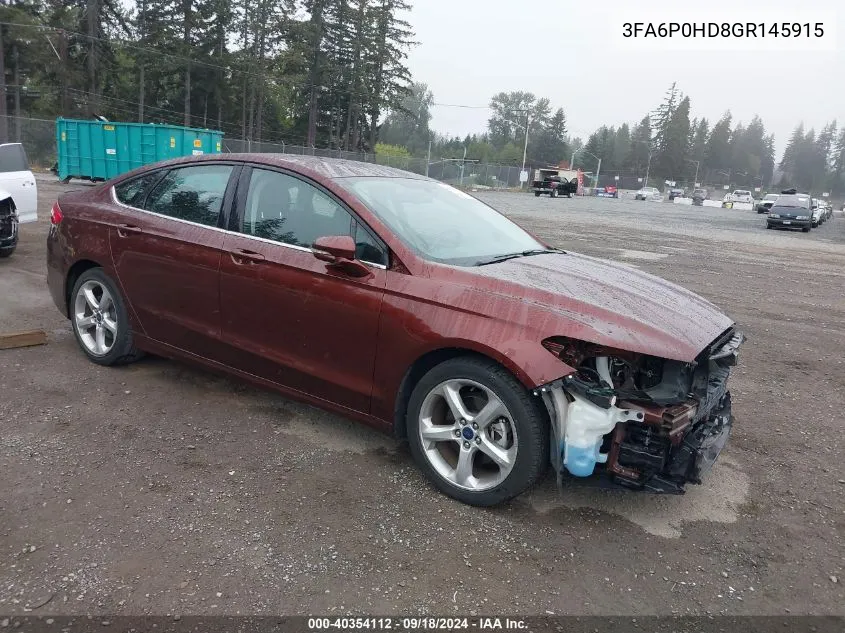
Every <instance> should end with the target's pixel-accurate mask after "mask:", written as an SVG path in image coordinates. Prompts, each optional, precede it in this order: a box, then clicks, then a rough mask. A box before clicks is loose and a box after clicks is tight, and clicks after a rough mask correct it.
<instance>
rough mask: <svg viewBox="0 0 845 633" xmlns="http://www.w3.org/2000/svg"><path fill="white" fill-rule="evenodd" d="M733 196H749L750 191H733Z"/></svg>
mask: <svg viewBox="0 0 845 633" xmlns="http://www.w3.org/2000/svg"><path fill="white" fill-rule="evenodd" d="M734 195H735V196H750V195H751V192H750V191H743V190H742V189H737V190H736V191H734Z"/></svg>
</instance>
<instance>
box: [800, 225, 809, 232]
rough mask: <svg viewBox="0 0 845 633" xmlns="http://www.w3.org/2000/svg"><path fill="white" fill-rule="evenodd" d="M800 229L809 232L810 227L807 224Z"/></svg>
mask: <svg viewBox="0 0 845 633" xmlns="http://www.w3.org/2000/svg"><path fill="white" fill-rule="evenodd" d="M801 230H802V231H803V232H804V233H809V232H810V227H809V226H805V227H804V228H803V229H801Z"/></svg>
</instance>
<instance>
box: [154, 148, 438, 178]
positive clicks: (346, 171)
mask: <svg viewBox="0 0 845 633" xmlns="http://www.w3.org/2000/svg"><path fill="white" fill-rule="evenodd" d="M209 160H213V161H215V160H221V161H239V162H246V163H254V164H259V165H267V166H270V167H282V168H288V169H291V170H293V171H298V172H305V173H310V174H311V175H317V176H321V177H323V178H329V179H334V178H354V177H368V176H369V177H381V178H413V179H416V180H432V179H431V178H426V177H425V176H421V175H420V174H415V173H413V172H410V171H405V170H402V169H396V168H395V167H388V166H387V165H378V164H376V163H364V162H361V161H355V160H346V159H343V158H325V157H322V156H297V155H293V154H255V153H252V154H228V153H227V154H203V155H200V156H185V157H182V158H174V159H171V160H167V161H164V162H161V163H154V164H153V165H145V167H152V166H155V167H156V168H159V167H169V166H175V165H185V164H191V163H198V162H207V161H209Z"/></svg>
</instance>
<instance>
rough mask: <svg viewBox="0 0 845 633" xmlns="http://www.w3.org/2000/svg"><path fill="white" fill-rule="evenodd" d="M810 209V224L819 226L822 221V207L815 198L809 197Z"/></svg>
mask: <svg viewBox="0 0 845 633" xmlns="http://www.w3.org/2000/svg"><path fill="white" fill-rule="evenodd" d="M810 211H811V212H812V215H811V220H812V222H811V226H812V227H813V228H816V227H818V226H820V225H821V224H822V223H823V222H824V210H823V209H822V207H821V205H820V204H819V201H818V200H817V199H816V198H811V199H810Z"/></svg>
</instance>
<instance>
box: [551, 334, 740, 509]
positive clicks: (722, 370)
mask: <svg viewBox="0 0 845 633" xmlns="http://www.w3.org/2000/svg"><path fill="white" fill-rule="evenodd" d="M744 341H745V336H744V335H743V334H742V333H740V332H737V331H736V330H734V329H733V328H731V329H729V330H727V331H726V332H724V333H723V334H722V335H721V336H719V337H718V338H717V339H716V340H715V341H713V343H712V344H710V345H709V346H708V347H707V348H705V349H704V350H702V352H701V353H700V354H699V355H698V356H697V357H696V359H695V360H694V361H693V362H682V361H676V360H666V359H661V358H656V357H653V356H647V355H642V354H636V353H632V352H625V351H620V350H610V349H606V348H602V347H600V346H597V345H593V344H590V343H584V342H581V341H574V340H570V339H565V338H557V337H556V338H552V339H547V340H546V341H544V342H543V345H544V346H545V347H546V348H547V349H548V350H549V351H551V352H553V353H555V354H557V355H558V356H559V357H560V358H561V360H563V361H564V362H566V363H567V364H568V365H569V366H570V367H576V368H577V370H576V371H575V372H573V373H571V374H569V375H567V376H564V377H563V378H561V379H559V380H556V381H554V382H552V383H549V384H547V385H544V386H542V387H540V388H538V389H537V390H535V394H537V395H539V396H542V398H543V401H544V403H545V405H546V407H547V409H548V411H549V415H550V418H551V423H552V433H551V442H552V451H551V459H552V464H553V466H554V467H555V470H556V472H557V473H558V476H559V478H561V479H562V478H564V477H576V478H590V481H591V483H596V484H598V485H607V484H610V485H614V486H622V487H625V488H630V489H636V490H646V491H651V492H661V493H673V494H682V493H683V492H684V486H685V485H686V484H687V483H695V484H698V483H701V478H702V476H703V475H704V474H705V473H706V472H707V471H708V470H709V469H710V467H711V466H712V465H713V463H714V462H715V461H716V459H717V457H718V456H719V453H721V451H722V448H723V447H724V446H725V443H726V442H727V440H728V437H729V435H730V431H731V427H732V424H733V415H732V414H731V395H730V392H729V391H728V388H727V382H728V377H729V375H730V371H731V367H733V366H735V365H736V363H737V352H738V348H739V346H740V345H741V344H742V343H743V342H744ZM593 475H598V477H592V476H593Z"/></svg>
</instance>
